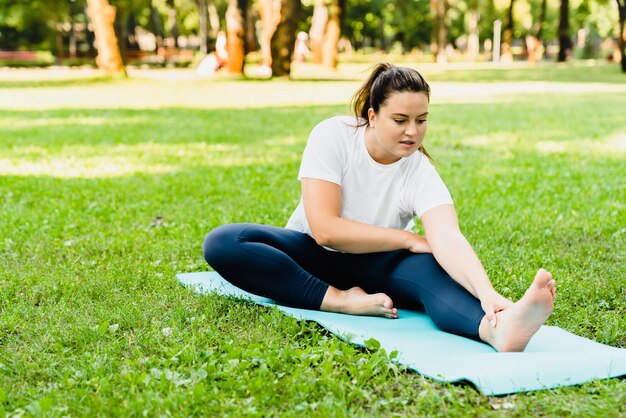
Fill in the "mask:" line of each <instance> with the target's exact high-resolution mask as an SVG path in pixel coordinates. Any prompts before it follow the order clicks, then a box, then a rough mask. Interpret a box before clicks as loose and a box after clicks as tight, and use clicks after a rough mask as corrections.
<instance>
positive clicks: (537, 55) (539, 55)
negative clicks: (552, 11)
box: [528, 0, 548, 62]
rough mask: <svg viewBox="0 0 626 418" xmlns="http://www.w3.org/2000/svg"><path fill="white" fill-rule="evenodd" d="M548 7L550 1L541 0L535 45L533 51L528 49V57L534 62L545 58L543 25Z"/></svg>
mask: <svg viewBox="0 0 626 418" xmlns="http://www.w3.org/2000/svg"><path fill="white" fill-rule="evenodd" d="M547 8H548V1H547V0H543V1H542V2H541V13H540V14H539V21H538V22H537V23H536V24H535V45H534V50H533V51H528V58H529V59H531V55H532V62H537V61H541V60H542V59H543V26H544V24H545V21H546V10H547Z"/></svg>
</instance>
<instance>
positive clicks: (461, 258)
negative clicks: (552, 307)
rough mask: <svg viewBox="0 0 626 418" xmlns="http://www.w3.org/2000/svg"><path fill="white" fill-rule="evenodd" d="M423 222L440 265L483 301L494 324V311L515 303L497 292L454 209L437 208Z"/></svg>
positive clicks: (424, 217)
mask: <svg viewBox="0 0 626 418" xmlns="http://www.w3.org/2000/svg"><path fill="white" fill-rule="evenodd" d="M421 221H422V225H423V226H424V232H425V235H426V240H427V241H428V244H429V245H430V248H431V249H432V252H433V255H434V257H435V259H436V260H437V262H438V263H439V264H440V265H441V267H443V269H444V270H445V271H446V272H447V273H448V274H449V275H450V276H451V277H452V278H453V279H454V280H456V281H457V282H458V283H459V284H460V285H461V286H463V287H464V288H465V289H467V291H468V292H470V293H471V294H472V295H474V296H475V297H477V298H478V299H479V300H480V301H481V305H482V307H483V309H484V311H485V313H486V314H487V318H488V319H489V320H490V321H495V318H496V317H495V312H497V311H499V310H502V309H505V308H506V307H508V306H510V305H511V304H512V302H511V301H509V300H508V299H506V298H504V297H502V296H501V295H499V294H498V293H497V292H496V291H495V290H494V288H493V286H492V284H491V281H490V280H489V277H488V276H487V273H486V272H485V269H484V268H483V265H482V264H481V262H480V260H479V259H478V256H476V253H475V252H474V250H473V249H472V247H471V245H470V244H469V242H468V241H467V239H466V238H465V236H464V235H463V233H462V232H461V230H460V228H459V221H458V218H457V215H456V211H455V210H454V207H453V206H452V205H441V206H437V207H434V208H432V209H430V210H428V211H426V212H425V213H424V214H423V215H422V217H421ZM492 325H495V322H492Z"/></svg>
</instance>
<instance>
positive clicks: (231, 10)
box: [226, 0, 248, 74]
mask: <svg viewBox="0 0 626 418" xmlns="http://www.w3.org/2000/svg"><path fill="white" fill-rule="evenodd" d="M247 8H248V1H247V0H229V1H228V9H226V46H227V48H228V61H227V64H226V66H227V68H228V71H230V72H231V73H235V74H243V65H244V58H245V35H246V30H245V28H246V24H245V23H246V12H247Z"/></svg>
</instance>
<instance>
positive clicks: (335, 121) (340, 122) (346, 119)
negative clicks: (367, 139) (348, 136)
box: [315, 115, 364, 130]
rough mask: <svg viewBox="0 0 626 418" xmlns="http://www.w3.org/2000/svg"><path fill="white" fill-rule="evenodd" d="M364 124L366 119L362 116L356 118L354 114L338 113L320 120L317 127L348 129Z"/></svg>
mask: <svg viewBox="0 0 626 418" xmlns="http://www.w3.org/2000/svg"><path fill="white" fill-rule="evenodd" d="M363 125H364V121H363V119H361V118H356V117H354V116H346V115H338V116H331V117H329V118H326V119H324V120H322V121H321V122H319V123H318V124H317V125H316V126H315V128H326V129H342V130H346V129H347V128H352V129H353V130H354V129H355V128H359V127H361V126H363Z"/></svg>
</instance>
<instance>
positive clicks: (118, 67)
mask: <svg viewBox="0 0 626 418" xmlns="http://www.w3.org/2000/svg"><path fill="white" fill-rule="evenodd" d="M87 6H88V13H89V17H90V18H91V22H92V24H93V28H94V33H95V35H96V49H97V50H98V56H97V57H96V64H97V65H98V68H100V69H102V70H104V72H105V73H106V74H124V75H126V69H125V68H124V64H123V63H122V56H121V55H120V49H119V46H118V43H117V37H116V36H115V30H114V28H113V23H114V22H115V8H114V7H113V6H111V5H110V4H109V2H108V0H87Z"/></svg>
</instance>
